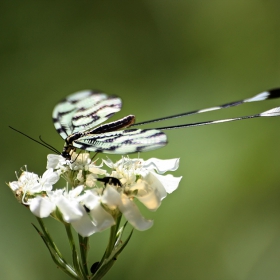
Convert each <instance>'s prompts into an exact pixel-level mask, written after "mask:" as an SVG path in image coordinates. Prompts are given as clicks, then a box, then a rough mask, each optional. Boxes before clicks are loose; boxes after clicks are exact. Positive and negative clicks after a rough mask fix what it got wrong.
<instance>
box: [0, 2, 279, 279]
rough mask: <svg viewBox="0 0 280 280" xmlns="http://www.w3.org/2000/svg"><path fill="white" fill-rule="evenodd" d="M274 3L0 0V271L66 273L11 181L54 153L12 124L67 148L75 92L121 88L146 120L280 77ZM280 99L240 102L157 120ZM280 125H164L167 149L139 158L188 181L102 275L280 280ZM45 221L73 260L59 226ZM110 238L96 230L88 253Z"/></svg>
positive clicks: (253, 89)
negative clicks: (166, 163) (65, 120)
mask: <svg viewBox="0 0 280 280" xmlns="http://www.w3.org/2000/svg"><path fill="white" fill-rule="evenodd" d="M279 11H280V2H279V1H277V0H268V1H262V0H247V1H241V0H234V1H233V0H232V1H221V0H216V1H190V0H184V1H179V0H177V1H172V0H164V1H160V0H136V1H128V0H125V1H115V0H107V1H100V0H99V1H97V0H92V1H86V0H80V1H75V0H59V1H43V0H36V1H35V0H25V1H19V0H15V1H7V0H4V1H1V3H0V24H1V33H0V46H1V47H0V80H1V82H0V95H1V102H0V114H1V122H0V126H1V128H0V129H1V137H0V141H1V147H2V149H1V160H2V163H1V173H0V179H1V182H2V191H1V196H0V199H1V201H0V205H1V206H0V207H1V211H0V213H1V222H2V224H1V238H0V248H1V250H0V263H1V269H0V278H1V279H18V280H20V279H29V280H38V279H40V280H49V279H60V280H62V279H68V278H67V277H66V276H65V275H64V274H63V273H62V272H61V271H60V270H59V269H57V268H56V267H55V265H54V263H53V262H52V260H51V258H50V256H49V253H48V251H47V249H46V248H45V246H44V244H43V242H42V241H41V240H40V238H39V236H38V235H37V233H36V232H35V230H34V229H33V227H32V225H31V223H35V224H36V220H35V218H34V217H33V216H32V215H31V213H30V212H29V211H28V210H27V209H25V208H24V207H22V206H21V205H20V204H18V203H17V202H16V200H15V199H14V197H13V194H12V192H11V191H10V190H9V188H8V187H7V186H6V185H5V182H9V181H13V180H15V175H14V171H15V170H19V169H20V167H22V166H23V165H25V164H27V165H28V169H29V170H30V171H34V172H36V173H39V174H42V173H43V172H44V170H45V165H46V156H47V154H48V153H49V152H48V151H47V150H46V149H45V148H43V147H41V146H40V145H37V144H36V143H34V142H32V141H30V140H28V139H27V138H24V137H22V136H21V135H19V134H17V133H15V132H14V131H12V130H10V129H9V128H8V125H11V126H14V127H16V128H18V129H20V130H22V131H24V132H25V133H27V134H28V135H30V136H32V137H35V138H37V137H38V136H39V135H42V137H43V139H44V140H45V141H47V142H48V143H51V144H52V145H54V146H55V147H56V148H58V149H61V148H62V146H63V140H62V139H61V138H60V136H59V135H58V134H57V133H56V131H55V129H54V128H53V124H52V120H51V112H52V109H53V107H54V105H55V104H56V103H57V102H58V101H59V100H60V99H62V98H64V97H65V96H66V95H68V94H70V93H72V92H75V91H77V90H81V89H88V88H94V89H101V90H103V91H104V92H107V93H110V94H117V95H119V96H121V97H122V99H123V103H124V105H123V109H122V111H121V112H120V113H119V114H118V117H123V116H125V115H127V114H135V115H136V117H137V120H138V121H143V120H147V119H151V118H155V117H160V116H165V115H169V114H176V113H179V112H185V111H189V110H195V109H200V108H205V107H208V106H215V105H218V104H222V103H225V102H230V101H235V100H239V99H243V98H246V97H251V96H253V95H255V94H257V93H259V92H261V91H263V90H267V89H270V88H274V87H278V86H280V21H279ZM279 105H280V100H272V101H266V102H259V103H253V104H246V105H243V106H241V107H238V108H232V109H227V110H223V111H218V112H210V113H207V114H203V115H199V116H192V117H186V118H182V119H178V120H174V121H169V122H165V123H164V124H162V125H171V124H182V123H188V122H195V121H202V120H209V119H219V118H229V117H234V116H240V115H247V114H254V113H258V112H262V111H265V110H268V109H270V108H273V107H277V106H279ZM279 126H280V118H262V119H255V120H248V121H247V120H246V121H242V122H236V123H228V124H221V125H213V126H208V127H199V128H190V129H182V130H177V131H170V132H167V134H168V137H169V144H168V145H167V146H166V147H165V148H163V149H159V150H156V151H152V152H148V153H145V154H142V155H141V156H142V157H143V158H144V159H148V158H150V157H158V158H164V159H165V158H174V157H180V158H181V163H180V168H179V170H178V171H177V172H175V175H176V176H180V175H183V179H182V182H181V184H180V187H179V189H178V190H177V191H176V192H174V193H173V194H171V195H169V197H168V198H167V199H165V200H164V201H163V203H162V205H161V207H160V208H159V210H158V211H157V212H155V213H150V212H148V211H144V210H143V214H144V215H145V216H146V217H149V218H152V219H154V220H155V224H154V227H153V228H152V229H150V230H148V231H146V232H137V231H136V232H135V233H134V235H133V237H132V240H131V241H130V243H129V245H128V246H127V247H126V249H125V250H124V252H123V253H122V254H121V256H120V258H119V259H118V261H117V263H116V265H115V266H114V267H113V269H112V270H111V272H110V273H109V274H108V275H107V276H106V277H105V278H104V279H122V280H130V279H139V280H140V279H161V280H163V279H165V280H167V279H189V280H245V279H246V280H264V279H265V280H275V279H280V163H279V158H280V145H279V142H280V131H279ZM149 127H152V126H149ZM113 158H114V159H117V158H118V157H113ZM47 225H48V226H49V228H50V230H51V232H52V234H53V236H54V238H55V240H56V241H57V243H58V244H59V246H60V248H61V250H62V252H63V253H64V254H65V255H66V256H68V259H69V260H70V258H69V257H70V251H69V247H68V244H67V243H66V234H65V232H64V230H63V228H61V225H59V224H58V223H57V222H55V221H53V220H48V221H47ZM107 238H108V232H105V233H102V234H96V235H95V236H93V237H92V238H91V248H92V251H93V255H92V261H96V260H98V257H99V256H100V254H101V252H102V248H104V247H105V246H106V241H107Z"/></svg>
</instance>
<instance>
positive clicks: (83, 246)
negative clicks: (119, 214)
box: [79, 234, 89, 275]
mask: <svg viewBox="0 0 280 280" xmlns="http://www.w3.org/2000/svg"><path fill="white" fill-rule="evenodd" d="M79 245H80V253H81V260H82V263H81V267H82V269H83V271H84V273H85V274H86V275H89V271H88V266H87V254H88V249H89V238H88V237H82V236H81V235H80V234H79Z"/></svg>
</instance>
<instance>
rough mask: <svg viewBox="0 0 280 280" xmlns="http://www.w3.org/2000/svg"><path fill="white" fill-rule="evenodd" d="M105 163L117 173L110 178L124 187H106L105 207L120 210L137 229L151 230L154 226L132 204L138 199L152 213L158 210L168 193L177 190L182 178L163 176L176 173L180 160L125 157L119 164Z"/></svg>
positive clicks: (113, 172)
mask: <svg viewBox="0 0 280 280" xmlns="http://www.w3.org/2000/svg"><path fill="white" fill-rule="evenodd" d="M104 163H105V164H106V165H107V166H108V167H110V168H112V169H114V170H113V171H112V173H111V175H110V176H112V177H115V178H118V179H119V180H120V183H121V186H115V187H114V186H112V185H109V184H108V185H107V187H106V189H105V191H104V195H105V197H106V204H107V205H108V206H109V207H118V209H119V210H120V211H121V212H122V213H123V215H124V216H125V217H126V219H127V220H128V221H129V222H130V223H131V224H132V225H133V226H134V227H135V228H136V229H138V230H146V229H148V228H150V227H151V226H152V222H151V221H149V220H146V219H145V218H143V217H142V215H141V214H140V212H139V210H138V208H137V206H136V204H135V203H134V201H133V200H134V198H137V199H138V200H139V201H140V202H142V203H143V204H144V205H145V206H146V207H147V208H148V209H149V210H151V211H155V210H157V209H158V207H159V206H160V204H161V201H162V199H164V198H165V197H166V196H167V193H171V192H173V191H174V190H176V189H177V187H178V185H179V182H180V180H181V178H182V177H174V176H173V175H170V174H168V175H160V174H163V173H165V172H167V171H175V170H176V169H177V168H178V166H179V159H169V160H160V159H156V158H152V159H149V160H147V161H144V160H143V159H129V158H127V157H123V158H122V159H121V160H119V161H118V162H116V163H113V162H112V161H111V160H109V159H107V160H104ZM155 171H156V172H155ZM157 172H158V173H160V174H158V173H157ZM109 193H110V195H108V194H109Z"/></svg>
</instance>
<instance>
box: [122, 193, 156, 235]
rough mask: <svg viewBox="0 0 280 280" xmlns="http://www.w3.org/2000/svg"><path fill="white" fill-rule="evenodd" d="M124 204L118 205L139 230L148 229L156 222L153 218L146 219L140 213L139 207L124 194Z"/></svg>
mask: <svg viewBox="0 0 280 280" xmlns="http://www.w3.org/2000/svg"><path fill="white" fill-rule="evenodd" d="M121 198H122V204H120V205H119V206H118V208H119V209H120V211H121V212H122V213H123V215H124V216H125V218H126V219H127V220H128V222H129V223H130V224H131V225H132V226H133V227H135V228H136V229H138V230H141V231H143V230H147V229H149V228H151V227H152V226H153V224H154V222H153V221H152V220H146V219H145V218H144V217H143V216H142V215H141V213H140V211H139V209H138V207H137V206H136V205H135V203H134V202H133V201H131V200H130V199H129V198H128V197H127V196H126V195H122V196H121Z"/></svg>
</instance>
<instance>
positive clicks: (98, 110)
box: [52, 90, 122, 139]
mask: <svg viewBox="0 0 280 280" xmlns="http://www.w3.org/2000/svg"><path fill="white" fill-rule="evenodd" d="M121 106H122V101H121V99H120V98H119V97H117V96H114V95H111V96H108V95H107V94H105V93H102V92H97V91H92V90H83V91H79V92H76V93H73V94H71V95H69V96H68V97H66V98H65V99H63V100H62V101H61V102H59V103H58V104H57V105H56V106H55V108H54V110H53V114H52V117H53V123H54V126H55V129H56V130H57V132H58V133H59V134H60V135H61V137H62V138H63V139H66V138H67V137H68V136H69V135H71V134H73V133H75V132H78V131H84V130H87V129H90V128H92V127H94V126H97V125H99V124H101V123H102V122H104V121H106V120H107V119H108V118H110V117H111V116H112V115H113V114H114V113H116V112H118V111H120V110H121Z"/></svg>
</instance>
